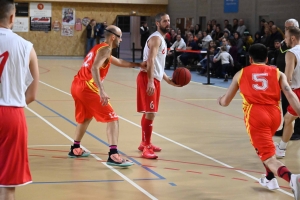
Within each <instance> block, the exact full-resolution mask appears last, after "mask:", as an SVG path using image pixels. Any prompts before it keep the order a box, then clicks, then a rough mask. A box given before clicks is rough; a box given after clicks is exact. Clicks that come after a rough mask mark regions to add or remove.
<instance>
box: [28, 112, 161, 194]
mask: <svg viewBox="0 0 300 200" xmlns="http://www.w3.org/2000/svg"><path fill="white" fill-rule="evenodd" d="M25 108H26V109H27V110H29V111H30V112H32V113H33V114H34V115H36V116H37V117H38V118H40V119H41V120H42V121H44V122H45V123H46V124H48V125H49V126H50V127H52V128H53V129H54V130H56V131H57V132H58V133H60V134H61V135H62V136H64V137H65V138H67V139H68V140H70V141H71V142H73V139H72V138H71V137H70V136H68V135H67V134H66V133H64V132H63V131H61V130H60V129H59V128H57V127H56V126H54V125H53V124H52V123H50V122H49V121H48V120H46V119H45V118H43V117H42V116H41V115H39V114H38V113H36V112H35V111H34V110H32V109H30V108H29V107H25ZM81 148H82V149H84V150H86V151H88V149H87V148H85V147H84V146H82V145H81ZM91 156H92V157H94V158H95V159H96V160H102V159H101V158H99V157H98V156H97V155H94V154H91ZM101 163H102V164H103V165H104V166H106V167H107V168H109V169H110V170H111V171H113V172H114V173H116V174H117V175H119V176H120V177H122V178H123V179H124V180H125V181H127V182H128V183H129V184H131V185H132V186H134V187H135V188H136V189H138V190H139V191H140V192H142V193H143V194H144V195H146V196H147V197H149V198H150V199H153V200H158V199H157V198H156V197H155V196H153V195H152V194H150V193H149V192H148V191H146V190H145V189H144V188H142V187H141V186H139V185H138V184H136V183H135V182H133V181H132V180H130V179H129V178H128V177H127V176H125V175H124V174H122V173H121V172H119V171H118V170H116V169H115V168H113V167H112V166H109V165H107V164H106V163H105V162H101Z"/></svg>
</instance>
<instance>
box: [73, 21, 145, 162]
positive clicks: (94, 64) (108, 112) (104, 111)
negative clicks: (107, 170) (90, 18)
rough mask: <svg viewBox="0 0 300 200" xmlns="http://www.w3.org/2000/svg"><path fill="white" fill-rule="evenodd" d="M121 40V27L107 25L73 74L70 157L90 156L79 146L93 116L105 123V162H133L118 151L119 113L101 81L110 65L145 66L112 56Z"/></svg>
mask: <svg viewBox="0 0 300 200" xmlns="http://www.w3.org/2000/svg"><path fill="white" fill-rule="evenodd" d="M121 41H122V32H121V30H120V29H119V28H118V27H116V26H113V25H111V26H108V27H107V28H106V30H105V42H103V43H101V44H98V45H96V46H95V47H94V48H92V49H91V51H90V52H89V53H88V54H87V56H86V57H85V59H84V62H83V64H82V66H81V68H80V70H79V72H78V73H77V75H76V76H75V77H74V80H73V83H72V88H71V94H72V97H73V99H74V101H75V115H76V116H75V117H76V121H77V123H78V124H77V127H76V131H75V139H74V144H73V145H72V146H71V149H70V152H69V157H86V156H89V155H90V152H86V151H84V150H83V149H82V148H80V141H81V139H82V137H83V135H84V133H85V131H86V129H87V127H88V125H89V124H90V122H91V121H92V118H93V117H94V118H95V119H96V120H97V121H98V122H103V123H107V129H106V131H107V139H108V143H109V145H110V146H109V147H110V151H109V157H108V160H107V164H108V165H113V166H130V165H132V162H129V161H126V160H124V159H122V158H121V156H120V155H119V154H118V150H117V144H118V138H119V121H118V115H117V114H116V113H115V112H114V110H113V108H112V106H111V104H110V103H109V96H108V95H107V94H106V92H105V91H104V87H103V81H104V79H105V76H106V75H107V73H108V70H109V67H110V64H113V65H116V66H120V67H129V68H132V67H134V66H139V67H143V68H145V67H146V62H143V63H132V62H127V61H125V60H121V59H118V58H115V57H114V56H112V55H111V52H112V49H113V48H116V47H118V46H119V44H120V42H121Z"/></svg>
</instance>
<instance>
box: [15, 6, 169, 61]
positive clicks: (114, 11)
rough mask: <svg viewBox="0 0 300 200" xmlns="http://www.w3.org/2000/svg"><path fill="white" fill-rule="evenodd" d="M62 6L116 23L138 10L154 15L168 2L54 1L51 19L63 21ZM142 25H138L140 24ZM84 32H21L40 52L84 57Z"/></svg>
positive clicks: (78, 15) (143, 14)
mask: <svg viewBox="0 0 300 200" xmlns="http://www.w3.org/2000/svg"><path fill="white" fill-rule="evenodd" d="M62 8H74V9H75V18H81V19H82V18H84V17H89V18H90V19H92V18H93V19H95V20H96V21H97V22H103V21H107V23H108V24H113V23H114V21H115V19H116V17H117V16H118V15H129V14H130V12H131V11H133V10H134V11H136V12H137V13H138V15H140V16H155V15H156V14H157V13H159V12H166V10H167V6H166V5H147V6H145V5H130V4H128V5H127V4H100V3H60V2H57V3H56V2H55V3H54V2H52V22H53V21H56V20H57V21H59V22H61V21H62ZM137 26H138V27H139V25H137ZM82 28H83V29H82V31H75V30H74V36H70V37H67V36H61V32H55V31H49V32H48V33H45V32H41V31H29V32H26V33H21V32H20V33H18V34H19V35H20V36H22V37H24V38H25V39H27V40H29V41H31V42H32V43H33V44H34V48H35V50H36V52H37V54H38V55H56V56H57V55H60V56H84V54H85V44H86V31H85V26H82Z"/></svg>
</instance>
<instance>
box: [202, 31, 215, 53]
mask: <svg viewBox="0 0 300 200" xmlns="http://www.w3.org/2000/svg"><path fill="white" fill-rule="evenodd" d="M202 35H203V38H202V50H207V49H208V46H209V43H210V41H212V40H213V39H212V38H211V36H210V35H209V34H208V33H207V32H206V31H203V32H202Z"/></svg>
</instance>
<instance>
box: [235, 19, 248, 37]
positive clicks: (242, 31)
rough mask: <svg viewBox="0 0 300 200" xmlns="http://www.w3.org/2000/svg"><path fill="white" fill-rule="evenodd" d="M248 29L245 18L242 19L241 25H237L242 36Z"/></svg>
mask: <svg viewBox="0 0 300 200" xmlns="http://www.w3.org/2000/svg"><path fill="white" fill-rule="evenodd" d="M246 29H247V27H246V26H245V25H244V20H243V19H240V20H239V26H238V27H237V29H236V31H237V32H239V33H240V36H243V35H244V32H245V30H246Z"/></svg>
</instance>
